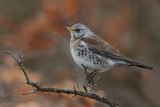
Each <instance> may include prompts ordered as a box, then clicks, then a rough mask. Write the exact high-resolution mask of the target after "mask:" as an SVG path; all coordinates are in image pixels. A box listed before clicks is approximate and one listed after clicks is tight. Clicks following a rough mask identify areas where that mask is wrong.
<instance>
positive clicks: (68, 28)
mask: <svg viewBox="0 0 160 107" xmlns="http://www.w3.org/2000/svg"><path fill="white" fill-rule="evenodd" d="M65 29H67V30H69V31H73V30H72V29H71V28H70V27H65Z"/></svg>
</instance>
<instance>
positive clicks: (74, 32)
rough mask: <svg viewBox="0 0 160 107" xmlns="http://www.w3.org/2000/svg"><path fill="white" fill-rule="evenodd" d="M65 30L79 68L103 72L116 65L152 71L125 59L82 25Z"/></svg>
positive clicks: (147, 67) (75, 25)
mask: <svg viewBox="0 0 160 107" xmlns="http://www.w3.org/2000/svg"><path fill="white" fill-rule="evenodd" d="M65 29H67V30H68V31H70V34H71V40H70V50H71V54H72V57H73V59H74V61H75V62H76V63H77V64H78V65H79V66H80V67H81V68H84V67H87V69H88V70H87V71H88V72H93V71H97V72H105V71H108V70H109V69H111V68H113V67H115V66H118V65H119V66H120V65H126V66H136V67H141V68H144V69H149V70H151V69H153V67H151V66H148V65H145V64H143V63H139V62H137V61H134V60H131V59H129V58H127V57H125V56H124V55H123V54H121V53H120V52H119V51H118V50H117V49H116V48H114V47H113V46H111V45H109V44H108V43H107V42H106V41H105V40H103V39H102V38H100V37H99V36H97V35H95V34H94V33H93V32H92V31H91V30H90V29H89V28H88V27H87V26H86V25H84V24H81V23H77V24H74V25H73V26H72V27H65Z"/></svg>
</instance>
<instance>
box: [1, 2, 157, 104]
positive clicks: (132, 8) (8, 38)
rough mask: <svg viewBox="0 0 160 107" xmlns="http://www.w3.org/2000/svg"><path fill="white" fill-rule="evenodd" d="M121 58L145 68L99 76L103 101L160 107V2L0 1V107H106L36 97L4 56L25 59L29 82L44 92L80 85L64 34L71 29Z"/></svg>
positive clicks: (63, 98) (63, 97) (66, 98)
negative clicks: (81, 28)
mask: <svg viewBox="0 0 160 107" xmlns="http://www.w3.org/2000/svg"><path fill="white" fill-rule="evenodd" d="M79 22H80V23H83V24H85V25H87V26H88V27H89V28H90V29H91V30H92V31H93V32H94V33H95V34H97V35H99V36H100V37H102V38H103V39H105V40H106V41H107V42H108V43H110V44H111V45H113V46H114V47H115V48H117V49H118V50H120V52H121V53H123V54H124V55H125V56H127V57H129V58H131V59H134V60H136V61H139V62H143V63H145V64H148V65H152V66H153V67H154V70H152V71H149V70H145V69H141V68H136V67H125V66H122V67H117V68H114V69H111V70H110V71H108V72H105V73H102V74H99V75H100V76H101V77H103V79H102V80H101V81H100V82H99V83H98V87H99V89H100V91H98V92H97V93H99V94H100V95H102V96H105V97H107V98H109V99H111V100H113V101H115V102H117V103H118V104H119V105H121V107H160V72H159V71H160V1H159V0H117V1H115V0H84V1H82V0H0V107H22V106H23V107H24V106H26V107H43V106H46V107H93V106H96V107H107V106H106V105H104V104H101V103H98V102H95V101H93V100H90V99H87V98H82V97H78V96H76V97H73V98H72V96H71V95H70V96H68V95H65V94H60V95H57V94H51V93H36V94H33V95H27V96H22V95H21V94H22V93H25V92H27V91H31V90H33V88H32V87H30V86H27V85H25V84H24V83H25V78H24V75H23V74H22V72H21V71H20V70H19V69H18V67H17V65H16V64H15V63H14V61H13V60H12V59H11V58H10V57H9V56H8V55H5V54H4V53H3V51H4V50H10V51H11V52H13V53H14V54H15V55H18V54H22V55H25V66H26V67H28V68H29V69H28V72H29V75H30V76H31V78H32V80H35V81H39V82H40V83H41V84H45V86H52V87H58V88H68V89H73V84H75V79H76V80H77V81H78V82H79V84H80V86H82V85H83V84H84V83H83V81H82V80H84V71H83V70H82V69H80V68H79V67H78V66H77V65H76V64H75V62H74V61H73V59H72V57H71V54H70V50H69V41H70V34H69V32H68V31H66V30H65V29H64V27H66V26H72V25H73V24H75V23H79Z"/></svg>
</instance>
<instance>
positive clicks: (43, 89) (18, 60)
mask: <svg viewBox="0 0 160 107" xmlns="http://www.w3.org/2000/svg"><path fill="white" fill-rule="evenodd" d="M4 53H7V54H9V55H10V56H11V57H12V58H13V59H14V60H15V61H16V63H17V64H18V66H19V67H20V69H21V70H22V72H23V73H24V75H25V77H26V81H27V83H26V84H28V85H31V86H33V87H35V88H36V89H35V90H33V91H31V92H27V93H24V94H22V95H27V94H33V93H36V92H38V91H39V92H53V93H58V94H60V93H65V94H69V95H70V94H73V95H74V96H76V95H79V96H83V97H88V98H91V99H93V100H97V101H100V102H102V103H105V104H108V105H109V106H111V107H119V105H118V104H116V103H115V102H113V101H110V100H108V99H106V98H104V97H101V96H99V95H97V94H95V93H90V92H88V91H81V90H79V91H77V90H76V88H75V86H74V90H68V89H59V88H50V87H47V88H46V87H42V86H41V85H39V84H38V82H33V81H32V80H30V78H29V76H28V75H27V73H26V68H25V67H24V66H23V61H24V56H22V55H19V58H17V57H15V56H14V55H13V54H12V53H11V52H10V51H5V52H4ZM77 87H78V88H79V86H78V85H77Z"/></svg>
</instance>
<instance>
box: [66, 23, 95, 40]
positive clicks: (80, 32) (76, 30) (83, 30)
mask: <svg viewBox="0 0 160 107" xmlns="http://www.w3.org/2000/svg"><path fill="white" fill-rule="evenodd" d="M65 29H67V30H69V31H70V33H71V37H72V38H74V39H79V38H87V37H90V36H92V35H94V34H93V33H92V32H91V31H90V29H89V28H88V27H87V26H85V25H84V24H81V23H77V24H74V25H73V26H72V27H65Z"/></svg>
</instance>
